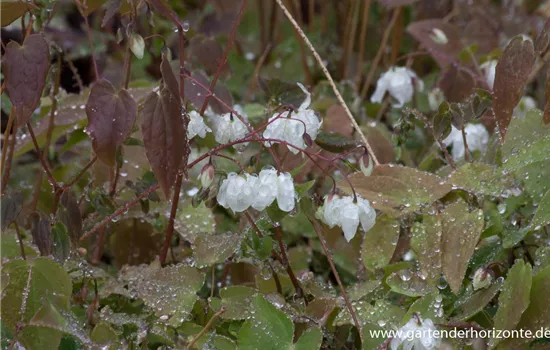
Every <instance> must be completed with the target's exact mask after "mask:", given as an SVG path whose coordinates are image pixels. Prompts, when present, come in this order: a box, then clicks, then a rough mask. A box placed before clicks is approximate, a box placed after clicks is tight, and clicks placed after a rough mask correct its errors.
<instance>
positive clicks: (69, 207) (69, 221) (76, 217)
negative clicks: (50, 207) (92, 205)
mask: <svg viewBox="0 0 550 350" xmlns="http://www.w3.org/2000/svg"><path fill="white" fill-rule="evenodd" d="M59 202H60V203H61V205H60V206H59V209H58V210H57V217H58V218H59V220H60V221H61V222H62V223H63V224H64V225H65V226H66V227H67V233H68V234H69V237H70V238H71V242H72V243H73V244H75V243H76V242H78V240H79V239H80V236H81V235H82V214H81V213H80V208H79V206H78V202H77V200H76V197H75V196H74V193H73V191H72V190H71V189H70V188H68V189H66V190H65V191H64V192H63V194H62V195H61V199H60V201H59Z"/></svg>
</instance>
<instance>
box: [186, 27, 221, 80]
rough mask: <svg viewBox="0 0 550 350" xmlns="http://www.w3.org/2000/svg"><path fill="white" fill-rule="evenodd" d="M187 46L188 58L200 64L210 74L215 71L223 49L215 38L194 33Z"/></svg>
mask: <svg viewBox="0 0 550 350" xmlns="http://www.w3.org/2000/svg"><path fill="white" fill-rule="evenodd" d="M189 48H190V58H191V59H192V60H193V61H195V62H197V63H199V64H201V65H202V66H203V67H204V68H205V69H206V73H208V74H210V75H212V74H214V73H215V72H216V70H217V68H218V65H219V63H220V60H221V58H222V56H223V49H222V47H221V45H220V44H219V43H218V42H217V41H216V40H214V39H212V38H206V37H204V36H202V35H196V36H194V37H193V39H191V43H190V44H189Z"/></svg>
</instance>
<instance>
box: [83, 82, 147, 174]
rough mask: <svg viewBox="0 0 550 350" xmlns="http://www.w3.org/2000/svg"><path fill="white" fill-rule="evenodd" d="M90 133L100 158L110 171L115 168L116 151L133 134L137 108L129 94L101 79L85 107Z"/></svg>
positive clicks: (93, 88) (95, 85)
mask: <svg viewBox="0 0 550 350" xmlns="http://www.w3.org/2000/svg"><path fill="white" fill-rule="evenodd" d="M86 115H87V116H88V128H87V130H88V132H89V134H90V137H91V138H92V146H93V148H94V151H95V153H96V154H97V157H98V158H99V159H100V160H101V161H102V162H103V163H105V164H107V165H108V166H110V167H113V166H115V159H116V150H117V147H118V146H120V145H121V144H122V142H123V141H124V139H125V138H126V137H127V136H128V135H129V134H130V133H131V132H132V128H133V127H134V124H135V122H136V116H137V104H136V101H135V100H134V99H133V98H132V96H131V95H130V93H129V92H128V91H127V90H125V89H121V90H119V91H116V90H115V88H114V87H113V85H111V83H110V82H108V81H107V80H105V79H102V80H100V81H98V82H96V83H95V84H94V86H92V90H91V92H90V97H89V98H88V102H87V103H86Z"/></svg>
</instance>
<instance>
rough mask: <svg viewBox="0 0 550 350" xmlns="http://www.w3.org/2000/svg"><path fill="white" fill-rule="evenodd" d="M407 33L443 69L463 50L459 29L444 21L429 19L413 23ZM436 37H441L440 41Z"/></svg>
mask: <svg viewBox="0 0 550 350" xmlns="http://www.w3.org/2000/svg"><path fill="white" fill-rule="evenodd" d="M407 31H408V32H409V33H410V34H411V35H412V36H413V37H414V38H415V39H416V40H418V41H419V42H420V44H422V46H424V47H425V48H426V49H427V50H428V52H430V54H431V55H432V57H433V58H434V59H435V60H436V61H437V63H439V65H441V66H442V67H445V66H447V65H448V64H449V63H451V62H452V61H453V60H454V59H455V57H456V56H457V55H458V53H459V52H460V50H461V49H462V42H461V41H460V30H459V28H458V27H456V26H455V25H453V24H450V23H448V22H446V21H444V20H442V19H428V20H424V21H417V22H414V23H411V24H410V25H409V26H408V27H407ZM437 34H439V35H437ZM436 37H439V38H440V40H437V39H435V38H436Z"/></svg>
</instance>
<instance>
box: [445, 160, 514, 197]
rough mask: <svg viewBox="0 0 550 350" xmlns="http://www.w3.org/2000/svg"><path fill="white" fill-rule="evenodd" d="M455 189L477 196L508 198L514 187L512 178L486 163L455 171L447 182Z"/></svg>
mask: <svg viewBox="0 0 550 350" xmlns="http://www.w3.org/2000/svg"><path fill="white" fill-rule="evenodd" d="M446 182H447V183H449V184H451V185H452V186H453V187H454V188H459V189H462V190H465V191H468V192H471V193H473V194H476V195H485V196H495V197H498V196H506V197H507V196H508V195H509V194H508V192H509V189H510V188H511V187H512V186H513V181H512V178H511V177H510V176H505V175H503V174H502V172H501V171H500V170H499V169H498V168H496V167H494V166H492V165H489V164H485V163H466V164H464V165H463V166H461V167H460V168H458V169H456V170H454V171H453V172H452V173H451V175H449V177H448V178H447V180H446Z"/></svg>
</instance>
